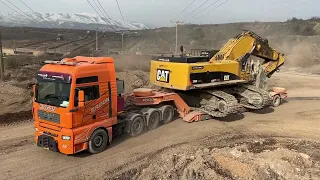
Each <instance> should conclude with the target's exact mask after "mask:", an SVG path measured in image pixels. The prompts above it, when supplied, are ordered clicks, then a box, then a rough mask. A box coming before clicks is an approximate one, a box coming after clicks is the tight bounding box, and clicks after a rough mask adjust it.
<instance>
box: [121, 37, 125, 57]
mask: <svg viewBox="0 0 320 180" xmlns="http://www.w3.org/2000/svg"><path fill="white" fill-rule="evenodd" d="M123 35H124V32H123V33H122V34H121V37H122V38H121V39H122V43H121V54H123Z"/></svg>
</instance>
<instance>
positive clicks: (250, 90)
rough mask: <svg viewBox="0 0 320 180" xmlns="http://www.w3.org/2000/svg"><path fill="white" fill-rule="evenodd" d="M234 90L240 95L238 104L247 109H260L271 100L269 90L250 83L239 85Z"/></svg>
mask: <svg viewBox="0 0 320 180" xmlns="http://www.w3.org/2000/svg"><path fill="white" fill-rule="evenodd" d="M236 92H237V94H239V95H240V96H241V97H242V98H241V99H240V100H239V101H240V104H241V105H242V106H243V107H245V108H247V109H262V108H264V107H266V106H269V105H271V102H272V99H271V97H270V94H269V92H267V91H264V90H262V89H259V88H257V87H255V86H252V85H248V86H245V87H241V88H239V89H237V90H236ZM258 97H259V98H258Z"/></svg>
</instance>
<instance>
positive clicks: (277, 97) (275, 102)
mask: <svg viewBox="0 0 320 180" xmlns="http://www.w3.org/2000/svg"><path fill="white" fill-rule="evenodd" d="M280 104H281V97H280V95H279V94H276V95H274V97H273V100H272V105H273V107H278V106H280Z"/></svg>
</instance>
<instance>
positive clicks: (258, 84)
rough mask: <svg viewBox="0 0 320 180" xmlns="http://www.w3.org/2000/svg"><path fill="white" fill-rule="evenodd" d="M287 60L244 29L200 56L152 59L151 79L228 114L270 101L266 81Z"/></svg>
mask: <svg viewBox="0 0 320 180" xmlns="http://www.w3.org/2000/svg"><path fill="white" fill-rule="evenodd" d="M181 50H182V51H183V48H182V49H181ZM252 57H256V58H257V59H253V58H252ZM284 61H285V57H284V54H281V53H279V52H278V51H276V50H275V49H273V48H271V47H270V45H269V43H268V40H267V39H265V38H262V37H260V36H258V35H257V34H255V33H254V32H252V31H248V30H245V31H244V32H242V33H240V34H238V35H237V36H236V37H234V38H231V39H230V40H229V41H228V42H227V43H226V44H224V45H223V47H222V48H221V49H220V50H212V51H202V52H201V54H200V55H199V56H190V55H188V56H186V55H184V54H182V55H180V56H174V55H173V56H163V55H160V56H154V57H152V60H151V70H150V80H151V83H153V84H154V85H156V86H159V87H162V88H163V89H165V90H166V91H174V92H176V93H178V94H179V95H180V96H181V97H182V98H183V99H184V100H185V101H186V103H187V104H188V105H189V106H191V107H193V109H196V110H199V111H202V112H204V113H207V114H209V115H211V116H213V117H225V116H227V115H228V114H231V113H236V112H238V111H239V110H240V109H241V108H242V109H243V107H244V108H247V109H262V108H264V107H265V106H269V105H271V102H272V98H271V96H270V93H269V92H268V90H267V89H266V80H267V78H270V77H271V76H272V74H273V73H275V72H276V71H279V67H280V66H282V65H283V64H284Z"/></svg>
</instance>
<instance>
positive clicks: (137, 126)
mask: <svg viewBox="0 0 320 180" xmlns="http://www.w3.org/2000/svg"><path fill="white" fill-rule="evenodd" d="M144 127H145V122H144V119H143V117H142V116H140V115H139V116H135V117H134V118H133V119H132V121H131V126H130V135H131V136H132V137H136V136H139V135H140V134H142V133H143V130H144Z"/></svg>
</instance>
